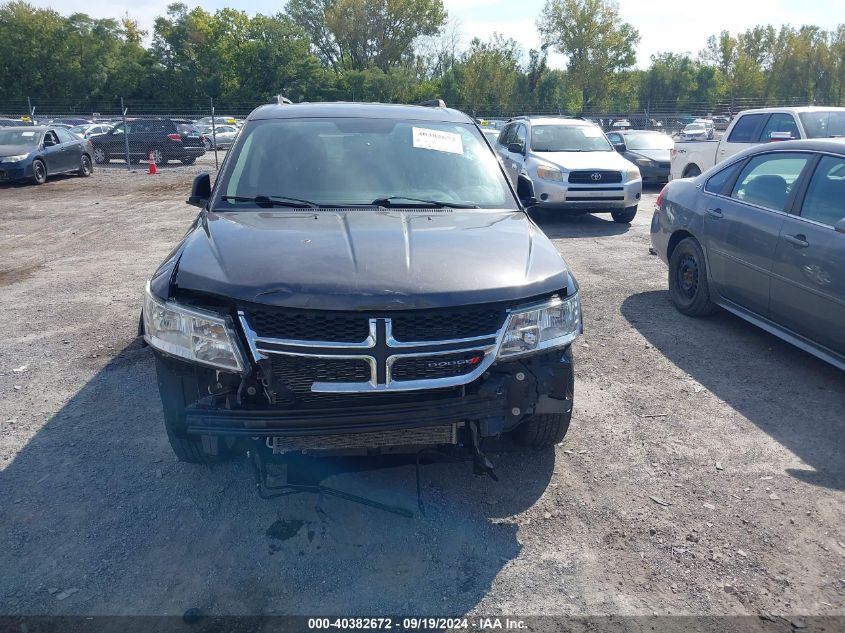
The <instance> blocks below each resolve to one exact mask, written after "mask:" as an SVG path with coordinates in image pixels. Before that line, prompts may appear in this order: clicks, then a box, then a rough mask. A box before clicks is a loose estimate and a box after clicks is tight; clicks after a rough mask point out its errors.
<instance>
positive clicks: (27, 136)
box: [0, 129, 41, 147]
mask: <svg viewBox="0 0 845 633" xmlns="http://www.w3.org/2000/svg"><path fill="white" fill-rule="evenodd" d="M40 138H41V132H36V131H34V130H4V129H0V145H20V146H22V147H25V146H35V145H38V140H39V139H40Z"/></svg>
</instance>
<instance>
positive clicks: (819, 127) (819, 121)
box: [798, 110, 845, 138]
mask: <svg viewBox="0 0 845 633" xmlns="http://www.w3.org/2000/svg"><path fill="white" fill-rule="evenodd" d="M798 116H799V117H801V123H803V124H804V131H805V132H806V133H807V138H828V137H833V136H845V110H813V111H812V112H802V113H801V114H799V115H798Z"/></svg>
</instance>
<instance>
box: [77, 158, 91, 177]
mask: <svg viewBox="0 0 845 633" xmlns="http://www.w3.org/2000/svg"><path fill="white" fill-rule="evenodd" d="M92 171H93V169H92V168H91V158H90V157H89V156H88V154H83V155H82V162H81V163H80V164H79V171H78V172H77V173H78V174H79V175H80V176H90V175H91V172H92Z"/></svg>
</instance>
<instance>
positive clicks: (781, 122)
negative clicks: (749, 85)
mask: <svg viewBox="0 0 845 633" xmlns="http://www.w3.org/2000/svg"><path fill="white" fill-rule="evenodd" d="M831 136H845V108H821V107H803V108H761V109H757V110H744V111H742V112H740V113H739V114H738V115H737V116H736V118H735V119H734V120H733V121H732V122H731V124H730V125H729V126H728V129H727V130H726V131H725V134H724V135H723V136H722V138H721V139H720V140H718V141H710V142H708V143H699V142H696V143H691V144H686V143H683V142H677V143H675V149H674V153H673V154H672V171H671V174H670V179H675V178H690V177H694V176H698V175H699V174H700V173H701V172H703V171H705V170H707V169H709V168H710V167H712V166H713V165H715V164H717V163H720V162H721V161H723V160H726V159H728V158H730V157H731V156H733V155H734V154H736V153H737V152H740V151H742V150H744V149H746V148H748V147H752V146H754V145H756V144H758V143H771V142H777V141H782V140H789V139H799V138H826V137H831Z"/></svg>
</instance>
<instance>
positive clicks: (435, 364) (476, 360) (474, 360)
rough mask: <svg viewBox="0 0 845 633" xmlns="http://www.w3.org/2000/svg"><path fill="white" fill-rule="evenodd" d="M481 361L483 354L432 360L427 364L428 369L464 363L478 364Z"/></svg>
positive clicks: (459, 365)
mask: <svg viewBox="0 0 845 633" xmlns="http://www.w3.org/2000/svg"><path fill="white" fill-rule="evenodd" d="M480 362H481V356H473V357H472V358H461V359H460V360H432V361H429V362H427V363H426V364H425V366H426V367H427V368H428V369H439V368H441V367H461V366H462V365H477V364H478V363H480Z"/></svg>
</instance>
